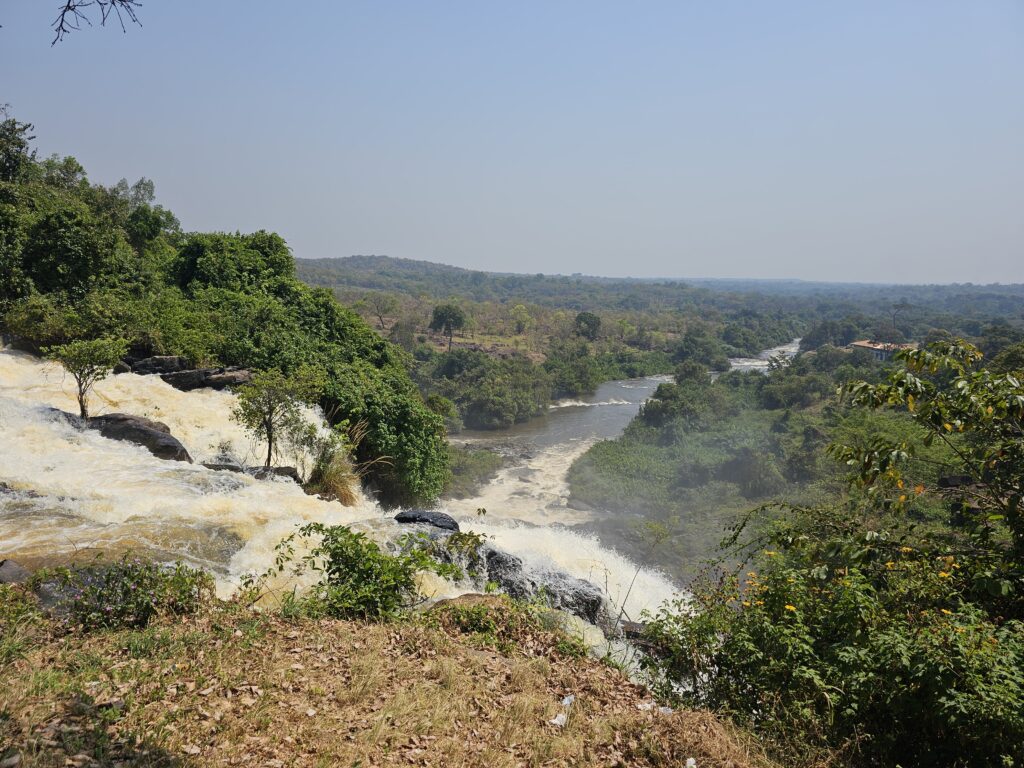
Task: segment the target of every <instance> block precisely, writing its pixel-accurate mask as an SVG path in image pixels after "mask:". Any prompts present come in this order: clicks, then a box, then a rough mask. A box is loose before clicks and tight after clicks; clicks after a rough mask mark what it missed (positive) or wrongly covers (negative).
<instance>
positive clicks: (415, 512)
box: [395, 509, 459, 532]
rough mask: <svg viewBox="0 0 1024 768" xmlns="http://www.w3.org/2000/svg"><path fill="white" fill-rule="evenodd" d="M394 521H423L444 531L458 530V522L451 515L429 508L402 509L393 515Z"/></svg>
mask: <svg viewBox="0 0 1024 768" xmlns="http://www.w3.org/2000/svg"><path fill="white" fill-rule="evenodd" d="M395 522H396V523H423V524H426V525H430V526H433V527H434V528H440V529H442V530H445V531H456V532H457V531H458V530H459V524H458V522H457V521H456V520H455V518H454V517H452V516H451V515H446V514H445V513H444V512H434V511H432V510H429V509H404V510H402V511H401V512H399V513H398V514H397V515H395Z"/></svg>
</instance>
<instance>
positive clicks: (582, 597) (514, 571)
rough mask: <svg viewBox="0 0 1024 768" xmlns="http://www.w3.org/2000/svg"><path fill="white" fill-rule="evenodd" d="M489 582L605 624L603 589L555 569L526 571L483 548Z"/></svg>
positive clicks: (515, 594) (511, 557)
mask: <svg viewBox="0 0 1024 768" xmlns="http://www.w3.org/2000/svg"><path fill="white" fill-rule="evenodd" d="M481 550H482V551H481V554H482V555H483V558H484V562H485V563H486V571H487V581H488V582H492V583H494V584H497V585H498V586H499V587H501V590H502V591H503V592H505V593H506V594H508V595H509V596H511V597H514V598H516V599H519V600H532V599H533V598H535V597H538V596H543V597H544V598H545V599H546V601H547V603H548V605H549V606H550V607H552V608H557V609H558V610H560V611H565V612H567V613H571V614H574V615H575V616H579V617H580V618H581V619H583V620H584V621H588V622H590V623H591V624H596V625H598V626H600V625H602V624H606V623H607V622H606V619H607V610H606V607H605V599H604V594H603V593H602V592H601V590H600V588H598V587H597V586H595V585H594V584H591V583H590V582H589V581H585V580H584V579H578V578H576V577H575V576H570V575H569V574H568V573H565V571H559V570H555V569H546V570H539V571H533V570H527V569H526V568H524V567H523V561H522V560H521V559H520V558H518V557H516V556H515V555H512V554H509V553H508V552H504V551H502V550H500V549H497V548H496V547H493V546H491V545H490V544H484V545H482V546H481Z"/></svg>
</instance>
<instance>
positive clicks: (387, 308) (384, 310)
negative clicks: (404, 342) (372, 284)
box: [365, 291, 398, 331]
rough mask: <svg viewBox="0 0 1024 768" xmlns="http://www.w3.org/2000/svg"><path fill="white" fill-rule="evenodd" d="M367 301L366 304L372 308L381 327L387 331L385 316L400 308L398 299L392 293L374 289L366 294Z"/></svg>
mask: <svg viewBox="0 0 1024 768" xmlns="http://www.w3.org/2000/svg"><path fill="white" fill-rule="evenodd" d="M365 301H366V306H367V307H369V308H370V311H371V312H373V314H374V316H375V317H376V318H377V322H379V323H380V329H381V330H382V331H386V330H387V326H385V325H384V316H385V315H391V314H394V312H395V311H396V310H397V309H398V299H397V298H395V296H393V295H392V294H390V293H384V292H383V291H374V292H373V293H370V294H367V295H366V298H365Z"/></svg>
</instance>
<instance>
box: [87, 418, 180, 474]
mask: <svg viewBox="0 0 1024 768" xmlns="http://www.w3.org/2000/svg"><path fill="white" fill-rule="evenodd" d="M85 425H86V426H87V427H88V428H89V429H95V430H98V431H99V433H100V434H101V435H103V436H104V437H106V438H109V439H111V440H123V441H125V442H129V443H135V444H136V445H141V446H142V447H143V448H146V449H148V450H149V452H150V453H152V454H153V455H154V456H156V457H157V458H159V459H169V460H172V461H187V462H189V463H190V464H191V463H192V457H191V456H189V454H188V451H187V450H185V446H184V445H182V444H181V443H180V442H179V441H178V439H177V438H176V437H174V435H172V434H171V430H170V427H168V426H167V425H166V424H164V423H163V422H160V421H153V420H152V419H146V418H143V417H142V416H131V415H129V414H127V413H108V414H105V415H103V416H93V417H92V418H90V419H89V420H88V421H87V422H86V423H85Z"/></svg>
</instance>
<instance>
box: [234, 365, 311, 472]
mask: <svg viewBox="0 0 1024 768" xmlns="http://www.w3.org/2000/svg"><path fill="white" fill-rule="evenodd" d="M322 390H323V372H322V371H320V370H318V369H315V368H310V367H304V368H302V369H300V370H299V371H298V372H297V373H296V375H295V376H292V377H288V376H285V375H284V374H283V373H281V371H279V370H278V369H276V368H272V369H270V370H269V371H262V372H260V373H257V374H256V375H255V376H253V379H252V382H251V383H249V384H246V385H244V386H242V387H240V388H239V390H238V404H237V405H236V406H235V409H234V411H233V412H232V414H231V417H232V418H233V419H234V420H235V421H237V422H238V423H239V424H241V425H242V426H243V427H245V428H246V429H247V430H249V432H251V433H252V435H253V437H255V438H256V439H257V440H266V442H267V459H266V463H265V464H264V466H265V467H269V466H270V465H271V463H272V462H273V459H274V455H275V453H277V452H278V448H279V446H280V443H281V442H282V441H284V440H288V439H290V438H293V439H301V437H302V436H303V435H304V434H305V433H306V432H307V431H308V429H307V427H308V423H307V422H306V420H305V419H304V418H303V415H302V406H303V405H304V404H308V403H312V402H314V401H315V399H316V398H317V396H318V395H319V394H320V392H321V391H322Z"/></svg>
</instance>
